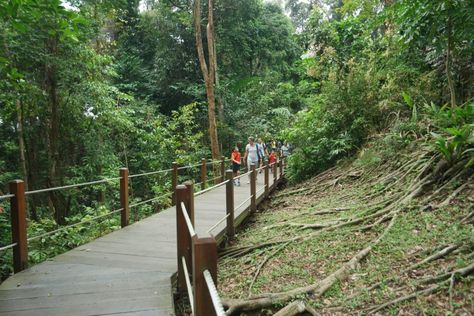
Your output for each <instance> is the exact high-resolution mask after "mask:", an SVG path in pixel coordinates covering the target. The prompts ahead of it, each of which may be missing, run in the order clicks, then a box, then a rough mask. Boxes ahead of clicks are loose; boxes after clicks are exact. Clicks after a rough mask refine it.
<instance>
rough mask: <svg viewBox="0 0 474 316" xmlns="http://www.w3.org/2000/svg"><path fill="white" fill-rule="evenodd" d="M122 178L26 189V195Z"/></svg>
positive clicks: (115, 179)
mask: <svg viewBox="0 0 474 316" xmlns="http://www.w3.org/2000/svg"><path fill="white" fill-rule="evenodd" d="M120 179H122V177H117V178H107V179H102V180H97V181H90V182H83V183H76V184H69V185H63V186H59V187H52V188H46V189H39V190H32V191H26V192H25V195H31V194H37V193H45V192H51V191H56V190H63V189H72V188H79V187H83V186H87V185H93V184H101V183H106V182H111V181H117V180H120Z"/></svg>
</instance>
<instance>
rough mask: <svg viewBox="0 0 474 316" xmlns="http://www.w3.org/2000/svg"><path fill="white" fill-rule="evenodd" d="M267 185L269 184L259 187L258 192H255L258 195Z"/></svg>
mask: <svg viewBox="0 0 474 316" xmlns="http://www.w3.org/2000/svg"><path fill="white" fill-rule="evenodd" d="M266 187H267V186H266V185H264V186H263V187H261V188H260V189H258V190H257V192H255V193H256V194H257V195H258V194H259V193H260V192H262V191H263V190H265V188H266Z"/></svg>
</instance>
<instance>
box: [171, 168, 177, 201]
mask: <svg viewBox="0 0 474 316" xmlns="http://www.w3.org/2000/svg"><path fill="white" fill-rule="evenodd" d="M172 169H173V171H172V172H171V192H173V197H172V201H173V205H176V186H177V185H178V163H177V162H173V163H172Z"/></svg>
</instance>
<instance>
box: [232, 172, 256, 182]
mask: <svg viewBox="0 0 474 316" xmlns="http://www.w3.org/2000/svg"><path fill="white" fill-rule="evenodd" d="M250 172H252V171H248V172H246V173H243V174H241V175H240V176H237V177H235V178H234V180H237V179H240V178H242V177H244V176H246V175H248V174H250Z"/></svg>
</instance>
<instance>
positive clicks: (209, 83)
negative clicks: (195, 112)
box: [194, 0, 220, 160]
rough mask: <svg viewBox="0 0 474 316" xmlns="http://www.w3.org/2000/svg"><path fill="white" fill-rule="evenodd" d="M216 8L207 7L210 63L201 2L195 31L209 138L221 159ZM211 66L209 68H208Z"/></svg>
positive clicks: (210, 4) (197, 4)
mask: <svg viewBox="0 0 474 316" xmlns="http://www.w3.org/2000/svg"><path fill="white" fill-rule="evenodd" d="M213 10H214V6H213V1H212V0H209V1H208V6H207V27H206V35H207V54H208V59H209V61H208V63H207V62H206V59H205V57H204V47H203V46H204V45H203V41H202V36H201V1H200V0H195V1H194V31H195V33H196V48H197V52H198V57H199V64H200V66H201V71H202V75H203V77H204V82H205V84H206V94H207V111H208V120H209V138H210V141H211V152H212V159H215V160H217V159H219V156H220V154H219V142H218V139H217V125H216V98H215V89H214V84H215V79H216V55H215V37H214V13H213ZM208 65H209V66H208Z"/></svg>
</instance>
